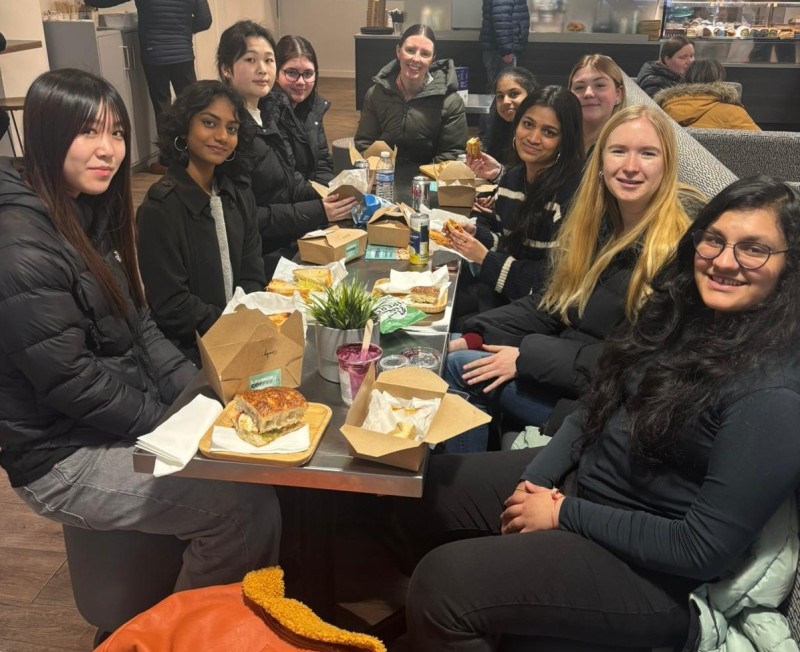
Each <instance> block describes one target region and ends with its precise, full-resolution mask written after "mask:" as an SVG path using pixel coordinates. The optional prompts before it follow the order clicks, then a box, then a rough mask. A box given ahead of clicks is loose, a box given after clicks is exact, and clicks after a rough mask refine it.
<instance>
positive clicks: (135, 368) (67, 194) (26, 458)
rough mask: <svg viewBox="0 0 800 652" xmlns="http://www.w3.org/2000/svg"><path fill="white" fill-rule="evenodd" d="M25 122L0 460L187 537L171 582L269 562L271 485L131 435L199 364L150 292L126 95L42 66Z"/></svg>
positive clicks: (21, 474) (0, 389) (10, 244)
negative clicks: (161, 452)
mask: <svg viewBox="0 0 800 652" xmlns="http://www.w3.org/2000/svg"><path fill="white" fill-rule="evenodd" d="M24 129H25V161H24V168H23V169H22V170H21V171H20V170H18V169H17V168H15V167H14V166H12V165H11V163H10V161H8V160H7V159H3V160H2V161H0V250H2V252H3V255H2V256H0V323H2V324H3V327H2V328H0V405H2V409H1V410H0V447H2V450H1V451H0V465H2V467H3V469H5V471H6V472H7V473H8V478H9V481H10V482H11V486H12V487H13V488H14V491H15V492H16V493H17V495H18V496H19V497H20V498H21V499H22V500H23V501H24V502H25V503H26V504H27V505H28V506H29V507H30V508H31V509H33V510H34V511H35V512H36V513H38V514H41V515H42V516H46V517H47V518H50V519H53V520H54V521H57V522H59V523H64V524H67V525H72V526H75V527H82V528H87V529H91V530H138V531H141V532H149V533H152V534H167V535H173V536H177V537H178V538H181V539H184V540H186V541H188V547H187V549H186V552H185V553H184V555H183V568H182V569H181V572H180V574H179V576H178V579H177V582H176V587H175V588H176V590H184V589H192V588H199V587H202V586H210V585H213V584H227V583H229V582H235V581H238V580H240V579H241V577H242V575H243V574H244V573H246V572H247V571H249V570H253V569H256V568H261V567H263V566H266V565H269V564H272V563H275V561H276V560H277V557H278V547H279V543H280V533H281V520H280V511H279V507H278V501H277V500H276V497H275V490H274V489H273V488H272V487H270V486H267V485H258V484H248V483H246V482H219V481H212V480H200V479H193V478H175V477H172V476H170V475H167V476H163V477H158V478H156V477H153V475H151V474H149V473H135V472H134V470H133V460H132V452H133V447H134V444H135V443H136V438H137V437H138V436H139V435H143V434H146V433H147V432H149V431H151V430H152V429H153V428H155V427H156V425H157V424H158V423H159V422H160V421H161V420H162V419H163V417H164V414H165V412H166V411H167V407H168V406H169V404H170V403H172V402H173V401H174V400H175V399H176V398H177V397H178V395H179V394H180V392H181V391H183V390H184V389H185V388H186V386H187V385H188V384H189V382H190V381H191V380H192V378H194V376H195V375H196V374H197V369H196V368H195V367H194V366H193V365H192V364H191V363H190V362H189V361H188V360H187V359H186V358H185V357H184V356H183V355H182V354H181V353H180V351H178V350H177V349H176V348H175V347H174V346H173V345H172V344H171V343H170V342H169V341H168V340H167V339H166V338H165V337H164V335H163V334H162V333H161V331H159V330H158V327H157V326H156V324H155V322H154V321H153V320H152V318H151V317H150V314H149V311H148V309H147V304H146V302H145V299H144V293H143V291H142V282H141V279H140V277H139V268H138V265H137V264H136V242H135V236H134V219H133V204H132V201H131V184H130V155H129V150H130V138H131V136H130V135H131V125H130V119H129V117H128V113H127V111H126V109H125V104H124V103H123V101H122V98H121V97H120V95H119V93H118V92H117V91H116V89H115V88H114V87H113V86H111V84H109V83H108V82H107V81H106V80H104V79H102V78H100V77H97V76H95V75H92V74H90V73H88V72H84V71H82V70H71V69H61V70H53V71H50V72H46V73H44V74H42V75H40V76H39V77H37V78H36V79H35V80H34V82H33V83H32V84H31V87H30V88H29V89H28V93H27V96H26V98H25V127H24ZM147 570H148V569H147V568H142V572H147ZM125 588H127V587H119V590H124V589H125Z"/></svg>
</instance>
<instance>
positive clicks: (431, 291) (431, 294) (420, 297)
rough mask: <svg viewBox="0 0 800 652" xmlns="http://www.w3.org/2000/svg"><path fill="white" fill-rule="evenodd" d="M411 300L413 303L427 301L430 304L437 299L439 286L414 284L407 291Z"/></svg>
mask: <svg viewBox="0 0 800 652" xmlns="http://www.w3.org/2000/svg"><path fill="white" fill-rule="evenodd" d="M408 295H409V296H410V297H411V301H413V302H414V303H429V304H431V305H433V304H435V303H436V302H438V301H439V288H435V287H433V286H432V285H415V286H414V287H413V288H411V289H410V290H409V291H408Z"/></svg>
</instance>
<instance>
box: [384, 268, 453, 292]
mask: <svg viewBox="0 0 800 652" xmlns="http://www.w3.org/2000/svg"><path fill="white" fill-rule="evenodd" d="M417 285H426V286H432V287H437V288H439V296H441V293H442V291H443V290H444V289H446V288H447V287H449V286H450V273H449V272H448V270H447V267H440V268H439V269H437V270H436V271H435V272H429V271H424V272H398V271H396V270H390V272H389V282H388V283H387V284H386V285H383V286H382V287H381V291H382V292H385V293H386V294H408V293H409V292H410V291H411V288H413V287H415V286H417Z"/></svg>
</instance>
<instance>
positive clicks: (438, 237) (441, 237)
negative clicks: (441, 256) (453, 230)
mask: <svg viewBox="0 0 800 652" xmlns="http://www.w3.org/2000/svg"><path fill="white" fill-rule="evenodd" d="M428 237H430V239H431V240H433V241H434V242H435V243H436V244H437V245H439V246H440V247H447V248H448V249H452V248H453V241H452V240H451V239H450V236H448V235H447V234H446V233H444V232H443V231H439V229H431V230H430V231H429V232H428Z"/></svg>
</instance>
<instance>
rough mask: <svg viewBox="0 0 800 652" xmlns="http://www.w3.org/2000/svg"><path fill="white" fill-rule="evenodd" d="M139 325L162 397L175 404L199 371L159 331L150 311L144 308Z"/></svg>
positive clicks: (163, 399)
mask: <svg viewBox="0 0 800 652" xmlns="http://www.w3.org/2000/svg"><path fill="white" fill-rule="evenodd" d="M139 325H140V328H141V333H142V342H143V344H144V347H145V350H146V351H147V355H148V357H149V359H150V363H151V365H152V367H153V376H154V377H155V379H156V382H157V383H158V392H159V394H160V395H161V400H162V401H163V402H165V403H168V404H170V403H172V402H173V401H174V400H175V399H176V398H178V394H180V393H181V392H182V391H183V390H184V389H185V388H186V386H187V385H188V384H189V383H190V382H191V380H192V378H194V376H195V375H196V374H197V367H195V366H194V365H193V364H192V363H191V362H190V361H189V360H187V358H186V356H184V355H183V353H181V352H180V351H179V350H178V349H177V348H176V347H175V345H174V344H172V342H170V341H169V340H168V339H167V338H166V337H164V334H163V333H162V332H161V330H159V328H158V326H156V323H155V322H154V321H153V318H152V317H151V316H150V311H149V310H147V309H144V310H142V311H141V315H140V319H139Z"/></svg>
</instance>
